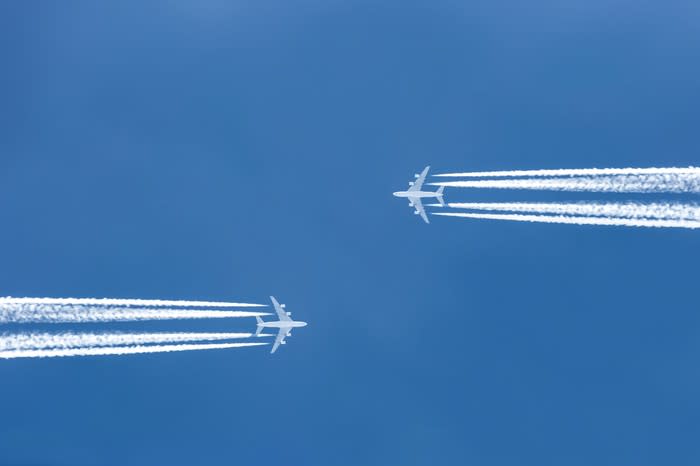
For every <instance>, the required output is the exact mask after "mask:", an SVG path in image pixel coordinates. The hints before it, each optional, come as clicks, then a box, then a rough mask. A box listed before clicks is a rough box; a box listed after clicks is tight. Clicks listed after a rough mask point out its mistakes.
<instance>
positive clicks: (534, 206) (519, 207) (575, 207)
mask: <svg viewBox="0 0 700 466" xmlns="http://www.w3.org/2000/svg"><path fill="white" fill-rule="evenodd" d="M447 205H448V206H449V207H452V208H456V209H469V210H482V211H501V212H529V213H539V214H559V215H584V216H585V215H588V216H597V217H622V218H653V219H662V220H692V221H700V206H699V205H697V204H683V203H648V204H641V203H635V202H624V203H618V202H609V203H598V202H574V203H558V202H547V203H544V202H488V203H479V202H454V203H449V204H447ZM430 206H432V207H439V206H440V204H430Z"/></svg>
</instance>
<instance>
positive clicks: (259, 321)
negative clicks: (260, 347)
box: [255, 316, 263, 337]
mask: <svg viewBox="0 0 700 466" xmlns="http://www.w3.org/2000/svg"><path fill="white" fill-rule="evenodd" d="M255 321H256V322H257V323H258V329H257V330H256V331H255V336H256V337H257V336H258V335H260V332H262V330H263V328H262V323H263V320H262V319H261V318H260V316H255Z"/></svg>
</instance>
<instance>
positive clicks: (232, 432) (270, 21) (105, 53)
mask: <svg viewBox="0 0 700 466" xmlns="http://www.w3.org/2000/svg"><path fill="white" fill-rule="evenodd" d="M30 3H31V4H30ZM236 3H240V5H235V4H236ZM244 3H252V2H226V1H223V0H222V1H209V0H206V1H197V2H195V1H185V0H180V1H175V2H170V4H169V5H165V4H163V3H161V4H156V3H152V2H141V1H139V2H111V4H107V3H106V2H101V3H100V4H99V5H98V4H97V3H95V2H90V1H82V2H76V1H72V2H70V1H69V2H4V3H3V4H2V6H1V7H0V59H1V60H2V62H1V63H2V73H0V101H1V102H2V104H1V105H0V218H1V219H2V220H1V227H0V289H1V290H2V293H1V294H3V295H13V296H94V297H105V296H107V297H140V298H176V299H177V298H182V299H230V300H248V301H255V302H265V301H266V299H267V296H268V295H270V294H275V295H276V296H278V297H279V298H280V299H281V300H282V301H283V302H286V303H287V305H288V309H289V310H291V311H293V312H294V316H295V317H298V318H300V319H303V320H306V321H308V322H309V326H308V327H307V328H304V329H299V330H298V331H295V335H294V336H293V337H292V338H291V339H290V341H289V342H288V343H289V344H288V345H287V346H285V347H282V348H281V349H280V351H278V353H277V354H275V355H274V356H273V357H271V356H270V355H269V351H268V349H265V348H249V349H241V350H230V351H212V352H194V353H180V354H170V355H147V356H130V357H103V358H82V359H81V358H71V359H61V360H58V359H50V360H49V359H44V360H39V359H36V360H13V361H5V362H2V363H0V400H2V401H1V408H0V413H1V417H0V419H1V420H2V422H0V464H3V465H19V466H58V465H66V466H67V465H71V466H81V465H115V466H116V465H119V466H124V465H159V464H163V465H172V466H176V465H192V464H207V465H219V464H221V465H223V464H245V465H250V464H299V465H302V464H303V465H358V464H363V465H386V464H403V465H427V464H465V465H466V464H469V465H480V466H501V465H503V466H506V465H508V466H511V465H540V466H547V465H552V466H555V465H556V466H559V465H569V466H577V465H581V466H584V465H585V466H589V465H592V464H595V465H615V466H625V465H629V466H633V465H634V466H644V465H659V464H673V465H677V466H681V465H697V464H699V463H700V442H698V437H699V436H700V396H699V395H698V393H700V376H699V371H700V369H698V368H699V367H700V338H698V337H699V336H700V315H699V312H698V304H697V303H698V300H697V296H698V295H697V264H698V259H699V258H700V253H698V246H699V245H700V236H698V233H697V232H693V231H673V230H664V231H661V230H641V229H637V230H635V229H615V228H605V227H576V226H567V225H535V224H515V223H506V222H488V221H470V220H462V219H447V218H438V217H434V218H433V223H432V224H431V225H425V224H423V223H422V222H421V221H420V219H418V218H416V217H415V216H413V215H412V214H411V212H410V210H409V208H408V206H407V205H406V203H405V202H404V201H403V200H398V199H395V198H392V197H391V192H392V191H396V190H398V189H401V188H404V187H405V186H406V183H407V181H409V179H410V178H411V177H412V175H413V173H414V172H416V171H418V170H420V169H421V168H423V166H425V165H427V164H428V163H430V164H432V166H433V168H434V170H436V171H464V170H500V169H526V168H560V167H571V168H579V167H593V166H598V167H602V166H616V167H624V166H655V165H657V166H673V165H680V166H686V165H691V164H698V153H699V149H700V140H699V138H698V121H700V114H699V110H698V108H700V84H699V83H700V61H698V56H700V37H699V36H700V33H699V32H698V28H697V24H698V20H700V8H699V7H698V6H697V5H698V3H697V2H691V1H687V2H673V1H671V2H651V1H642V2H631V1H623V0H592V1H591V0H585V1H584V0H568V1H558V0H557V1H555V0H538V1H534V2H521V1H510V2H508V1H498V2H493V1H476V2H458V1H451V2H447V1H430V2H427V1H426V2H416V1H409V2H403V1H401V2H399V1H389V2H380V3H381V5H379V4H377V2H335V1H328V2H320V1H301V2H294V3H293V4H292V3H290V2H283V1H265V0H264V1H262V2H256V3H257V4H256V5H255V6H249V5H245V4H244ZM581 197H582V196H575V197H573V196H570V195H569V196H565V195H561V194H555V193H549V194H548V193H544V194H543V193H517V192H510V193H509V192H501V193H488V192H477V191H468V190H462V191H457V190H451V191H450V190H448V192H447V198H448V200H465V201H468V200H474V201H481V200H490V199H508V200H522V199H535V198H536V199H540V200H551V199H559V198H561V199H579V198H581ZM589 197H590V196H589ZM62 328H63V327H62ZM91 328H93V327H91ZM99 328H103V329H105V327H104V326H102V327H99ZM253 328H254V321H253V320H252V319H244V320H233V321H226V322H221V321H217V322H195V323H192V322H185V323H181V322H173V323H160V324H158V323H156V324H153V323H151V324H141V325H135V324H121V325H113V326H108V327H107V329H111V330H116V329H119V330H122V329H130V330H141V329H149V330H150V329H152V330H156V329H157V330H213V331H226V330H244V331H247V330H252V329H253Z"/></svg>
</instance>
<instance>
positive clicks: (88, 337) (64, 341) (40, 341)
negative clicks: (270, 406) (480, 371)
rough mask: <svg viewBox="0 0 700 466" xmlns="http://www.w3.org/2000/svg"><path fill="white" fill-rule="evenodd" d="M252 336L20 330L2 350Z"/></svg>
mask: <svg viewBox="0 0 700 466" xmlns="http://www.w3.org/2000/svg"><path fill="white" fill-rule="evenodd" d="M252 336H253V334H252V333H70V332H69V333H17V334H4V335H0V351H9V350H34V349H49V348H53V349H65V348H78V347H100V346H133V345H145V344H162V343H183V342H195V341H217V340H235V339H238V338H251V337H252ZM259 336H270V335H266V334H261V335H258V337H259Z"/></svg>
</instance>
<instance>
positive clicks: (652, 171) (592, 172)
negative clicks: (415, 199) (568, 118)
mask: <svg viewBox="0 0 700 466" xmlns="http://www.w3.org/2000/svg"><path fill="white" fill-rule="evenodd" d="M682 174H694V175H699V174H700V168H698V167H685V168H677V167H670V168H653V167H652V168H580V169H555V170H509V171H492V172H464V173H442V174H439V175H435V176H445V177H453V178H486V177H514V176H526V177H527V176H600V175H682Z"/></svg>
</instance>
